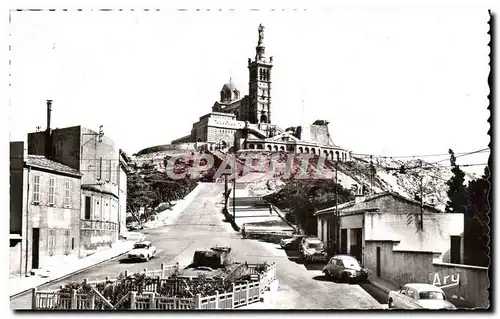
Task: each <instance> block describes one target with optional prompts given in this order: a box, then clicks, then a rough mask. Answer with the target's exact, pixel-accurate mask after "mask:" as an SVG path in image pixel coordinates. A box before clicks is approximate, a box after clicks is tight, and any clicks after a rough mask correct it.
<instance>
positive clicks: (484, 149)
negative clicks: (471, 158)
mask: <svg viewBox="0 0 500 319" xmlns="http://www.w3.org/2000/svg"><path fill="white" fill-rule="evenodd" d="M486 151H489V148H483V149H482V150H478V151H473V152H468V153H465V154H463V153H462V154H460V155H458V156H455V158H459V157H463V156H467V155H472V154H477V153H483V152H486ZM448 160H449V159H448V158H446V159H443V160H440V161H437V162H433V163H430V164H437V163H440V162H444V161H448Z"/></svg>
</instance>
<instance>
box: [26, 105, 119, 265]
mask: <svg viewBox="0 0 500 319" xmlns="http://www.w3.org/2000/svg"><path fill="white" fill-rule="evenodd" d="M50 103H51V102H49V104H48V106H47V110H48V111H47V114H48V123H47V129H46V130H45V131H42V132H34V133H29V134H28V154H30V155H41V156H45V157H46V158H48V159H50V160H51V161H54V162H57V163H60V164H63V165H66V166H68V167H71V168H72V169H74V170H76V171H79V172H81V174H82V177H81V187H80V191H81V215H80V217H81V221H80V245H81V247H80V256H82V257H83V256H85V255H87V254H88V253H91V252H94V251H95V250H98V249H101V248H103V247H109V246H110V245H111V244H112V243H114V242H115V241H116V240H117V239H118V235H119V234H118V233H119V194H120V192H119V186H118V180H119V177H120V171H121V169H120V153H119V149H118V148H117V147H116V146H115V143H114V141H113V140H112V139H110V138H109V137H108V136H105V135H104V134H100V132H96V131H94V130H91V129H88V128H85V127H82V126H73V127H66V128H61V129H54V130H52V129H51V128H50ZM122 186H123V185H122ZM124 187H126V186H124Z"/></svg>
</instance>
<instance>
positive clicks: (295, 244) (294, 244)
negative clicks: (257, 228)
mask: <svg viewBox="0 0 500 319" xmlns="http://www.w3.org/2000/svg"><path fill="white" fill-rule="evenodd" d="M304 237H305V236H304V235H293V237H291V238H284V239H282V240H281V241H280V246H281V248H283V249H291V250H299V246H300V243H301V242H302V239H303V238H304Z"/></svg>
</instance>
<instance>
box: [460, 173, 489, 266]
mask: <svg viewBox="0 0 500 319" xmlns="http://www.w3.org/2000/svg"><path fill="white" fill-rule="evenodd" d="M490 181H491V175H490V171H489V169H488V167H485V169H484V174H483V176H482V177H481V178H479V179H477V180H474V181H471V182H469V185H468V187H467V190H468V198H469V202H468V205H467V213H466V214H465V216H464V257H465V258H464V259H465V263H466V264H469V265H476V266H483V267H487V266H488V265H489V247H488V243H489V236H488V233H489V226H488V225H489V212H490V205H489V201H488V194H489V191H490Z"/></svg>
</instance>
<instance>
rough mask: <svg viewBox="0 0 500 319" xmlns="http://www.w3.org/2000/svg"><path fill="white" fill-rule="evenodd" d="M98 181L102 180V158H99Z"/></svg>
mask: <svg viewBox="0 0 500 319" xmlns="http://www.w3.org/2000/svg"><path fill="white" fill-rule="evenodd" d="M97 179H99V180H100V179H102V157H101V158H99V164H98V165H97Z"/></svg>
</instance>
